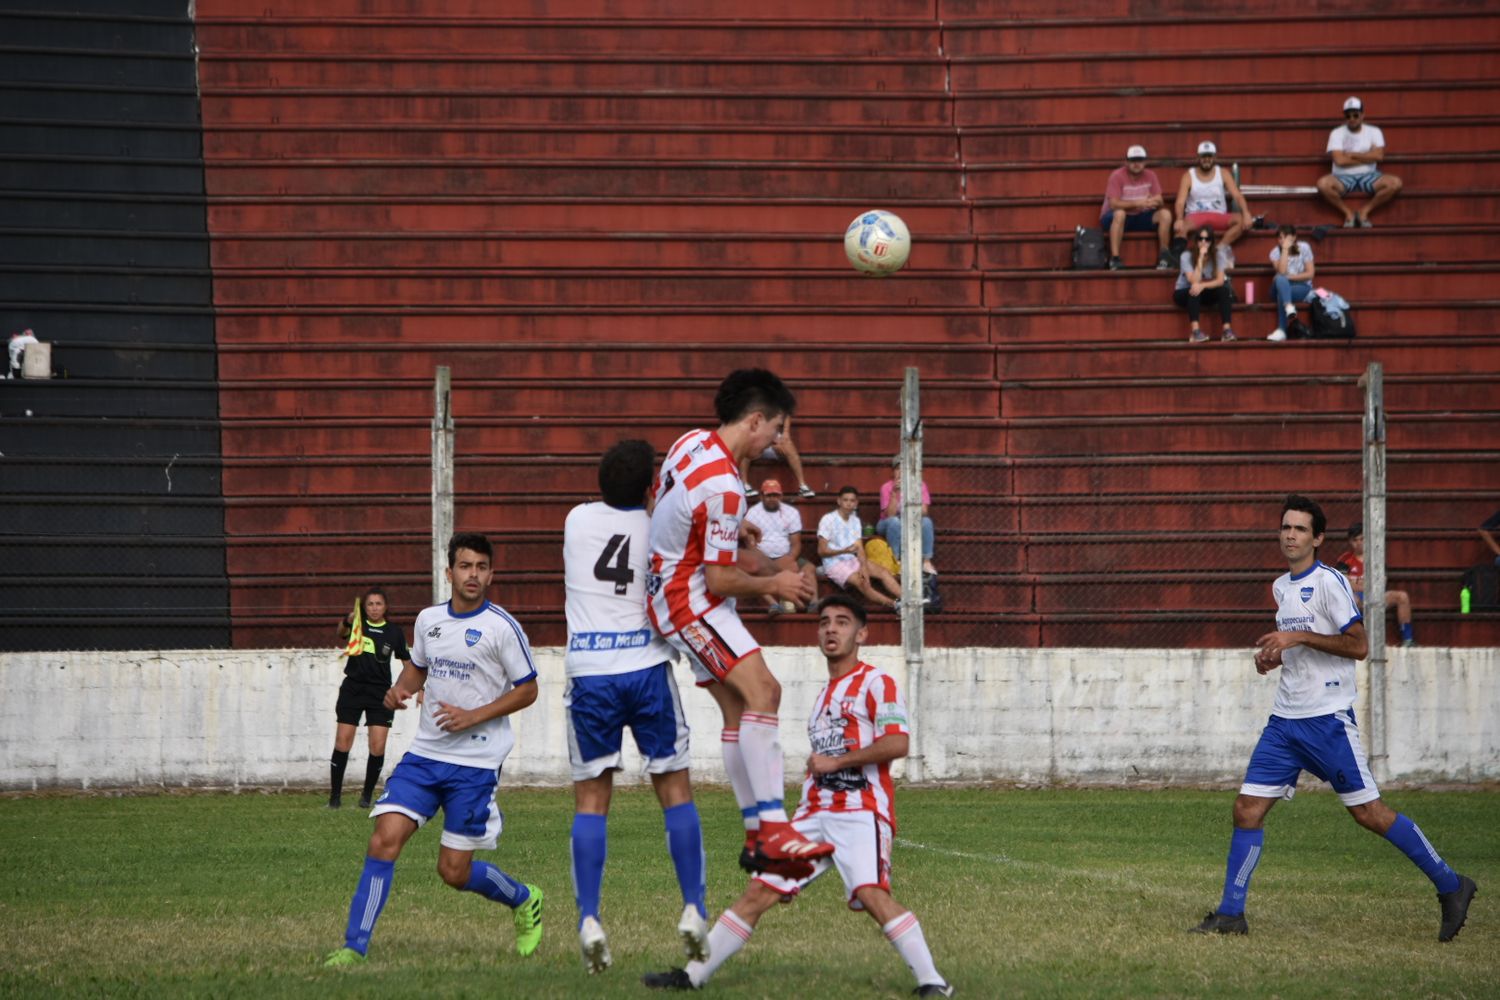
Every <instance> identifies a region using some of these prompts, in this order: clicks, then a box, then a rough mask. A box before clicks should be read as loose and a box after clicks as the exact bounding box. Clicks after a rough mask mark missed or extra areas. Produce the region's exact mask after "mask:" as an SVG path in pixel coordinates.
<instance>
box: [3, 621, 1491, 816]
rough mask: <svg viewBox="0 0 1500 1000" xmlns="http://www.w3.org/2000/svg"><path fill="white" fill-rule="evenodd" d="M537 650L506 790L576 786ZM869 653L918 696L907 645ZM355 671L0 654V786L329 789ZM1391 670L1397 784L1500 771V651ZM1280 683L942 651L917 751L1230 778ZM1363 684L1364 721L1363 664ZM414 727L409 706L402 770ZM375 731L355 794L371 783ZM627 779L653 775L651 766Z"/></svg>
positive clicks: (953, 761)
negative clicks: (345, 678)
mask: <svg viewBox="0 0 1500 1000" xmlns="http://www.w3.org/2000/svg"><path fill="white" fill-rule="evenodd" d="M536 652H537V661H538V669H539V670H540V673H541V678H542V689H541V697H540V699H539V700H538V702H537V704H535V705H534V706H532V707H531V708H529V709H527V710H525V711H524V712H522V713H521V714H520V715H518V716H517V717H516V718H515V720H514V722H515V727H516V730H517V735H518V746H517V749H516V751H515V752H514V753H512V754H511V757H510V760H509V761H508V762H507V764H506V769H505V771H506V779H505V780H506V781H507V782H508V783H521V784H556V783H564V782H566V781H567V780H568V770H567V743H566V740H565V738H564V734H563V719H562V686H563V685H562V676H563V669H562V656H561V653H560V651H559V650H555V649H544V650H537V651H536ZM767 653H768V656H769V659H770V662H771V664H772V668H773V670H774V671H775V672H776V674H777V676H778V677H780V678H781V681H782V684H783V686H784V688H785V693H784V695H783V700H782V720H783V722H782V742H783V744H784V746H785V749H786V754H787V760H788V775H789V776H790V775H795V774H797V773H800V765H801V761H802V760H803V759H804V757H805V755H806V753H807V737H806V726H805V720H806V716H807V712H808V709H809V707H810V706H811V703H812V699H813V697H814V695H815V694H816V693H817V691H818V689H819V688H820V687H821V686H822V683H823V680H824V679H825V675H824V667H823V661H822V657H820V656H819V655H818V654H817V652H816V651H815V650H813V649H811V648H797V649H771V650H768V651H767ZM865 658H866V659H868V660H869V661H871V662H872V663H875V664H877V665H879V666H881V667H883V668H884V669H885V670H887V671H889V672H890V673H892V674H893V675H894V676H895V677H896V678H897V679H898V681H900V682H901V684H902V687H903V690H905V689H906V686H907V685H906V681H907V678H906V671H905V669H904V664H903V663H902V662H901V659H900V651H899V649H897V648H894V647H876V648H871V649H868V650H866V654H865ZM341 674H342V660H341V659H340V658H339V656H338V655H337V654H336V653H334V652H330V651H327V650H236V651H223V652H215V651H190V652H162V653H157V652H138V653H99V652H77V653H8V654H0V788H4V789H34V788H50V787H73V788H77V787H135V786H152V785H155V786H161V785H219V786H235V785H246V784H249V785H298V786H302V785H311V786H317V785H320V784H322V783H323V782H325V781H326V777H327V773H328V757H329V753H330V751H331V750H332V748H333V727H334V718H333V706H334V700H335V697H336V695H337V692H338V685H339V680H340V678H341ZM1389 674H1390V678H1391V686H1390V698H1389V747H1390V759H1389V761H1388V764H1387V774H1388V775H1389V778H1388V780H1391V781H1394V782H1437V781H1442V782H1477V781H1493V780H1497V779H1500V650H1497V649H1438V648H1430V649H1429V648H1422V649H1393V650H1391V660H1390V666H1389ZM678 682H679V684H680V685H681V686H683V688H684V690H685V697H684V702H685V704H686V705H687V706H688V708H689V712H690V721H691V723H692V726H693V734H694V752H693V767H694V771H695V774H696V775H697V777H698V778H699V779H700V780H709V781H723V780H724V774H723V769H722V767H721V766H720V764H719V745H718V738H717V737H718V732H719V720H718V715H717V712H716V710H715V709H714V707H713V704H712V702H711V700H710V699H709V698H708V696H707V695H705V694H702V693H701V692H696V691H689V690H687V689H689V688H690V687H691V682H690V679H689V677H688V675H687V671H686V670H685V669H684V668H682V667H681V666H679V667H678ZM1275 683H1276V678H1275V675H1274V674H1273V675H1271V676H1269V677H1264V678H1262V677H1260V676H1258V675H1257V674H1256V673H1255V671H1254V669H1253V668H1252V667H1251V665H1250V654H1249V652H1248V651H1236V650H1140V649H1137V650H1118V649H935V650H928V652H927V659H926V662H925V668H924V684H923V688H922V691H921V693H920V698H919V701H920V711H921V718H919V719H917V720H915V741H916V742H915V748H914V752H918V753H921V754H922V755H923V757H924V762H925V766H926V777H927V778H928V779H929V780H941V781H1003V782H1022V783H1039V784H1040V783H1050V782H1060V783H1068V782H1088V783H1102V784H1131V783H1137V782H1145V783H1152V784H1160V783H1179V784H1222V785H1224V786H1225V787H1230V786H1232V785H1234V784H1236V783H1237V782H1238V780H1239V778H1240V776H1241V774H1242V773H1243V771H1244V767H1245V762H1246V760H1247V759H1248V757H1249V753H1250V749H1251V747H1253V746H1254V743H1255V739H1256V737H1257V735H1258V734H1259V732H1260V727H1261V726H1262V725H1263V724H1264V722H1265V718H1266V716H1267V714H1268V713H1269V711H1270V706H1271V700H1272V697H1273V694H1274V690H1275ZM1359 688H1360V700H1359V702H1358V703H1357V705H1356V712H1357V714H1358V717H1359V719H1360V721H1361V723H1362V724H1363V723H1366V722H1367V720H1368V718H1369V712H1368V703H1367V701H1366V698H1367V695H1366V676H1365V672H1364V668H1363V666H1361V673H1360V677H1359ZM413 720H414V716H413V714H412V713H410V712H406V713H400V714H398V716H397V721H396V725H395V727H394V729H393V730H392V734H391V744H390V746H389V748H388V749H387V751H386V757H387V760H388V761H389V762H390V764H388V767H389V766H394V763H395V761H396V760H397V759H398V758H399V755H400V754H401V753H402V752H403V751H404V750H405V748H406V747H407V745H408V744H409V743H410V741H411V735H412V730H413ZM363 740H364V737H363V734H361V736H360V740H359V742H357V743H356V745H355V751H354V753H353V754H352V755H351V763H350V767H349V775H350V776H351V777H349V778H346V785H347V784H348V783H349V782H350V781H353V782H356V783H357V781H358V780H359V777H360V775H362V774H363V760H364V756H365V749H364V743H363ZM627 743H628V741H627ZM1367 743H1368V740H1367ZM632 760H633V758H632ZM1376 773H1377V775H1378V774H1380V773H1381V772H1380V770H1379V769H1378V766H1377V771H1376ZM622 780H641V775H640V773H639V768H638V767H637V766H635V765H634V764H632V767H631V770H630V772H629V774H628V775H626V776H624V777H623V778H622Z"/></svg>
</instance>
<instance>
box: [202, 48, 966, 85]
mask: <svg viewBox="0 0 1500 1000" xmlns="http://www.w3.org/2000/svg"><path fill="white" fill-rule="evenodd" d="M947 74H948V64H947V63H946V62H944V61H943V59H942V58H941V57H939V56H938V55H936V54H935V53H934V54H931V55H913V56H896V57H893V58H891V57H888V58H881V57H878V56H860V55H854V56H851V55H847V54H840V55H823V56H800V57H799V56H783V57H780V58H777V57H770V56H764V57H758V56H743V55H741V56H732V55H726V54H719V55H715V56H711V57H710V56H672V55H652V54H646V53H640V54H625V55H617V54H608V55H594V56H589V55H578V54H569V55H551V56H545V55H535V54H531V53H519V54H511V55H494V54H488V53H486V54H480V55H472V54H471V55H467V56H463V55H449V54H444V55H434V54H432V53H399V52H390V53H381V54H378V55H375V54H368V53H341V54H333V55H324V54H319V55H299V54H288V53H275V52H271V53H248V52H235V53H218V54H208V55H205V56H204V57H203V59H202V61H201V70H200V73H199V80H200V82H201V84H202V86H203V89H204V90H205V91H206V92H209V93H213V92H218V91H234V90H242V89H243V88H247V87H277V88H294V89H303V88H306V89H310V90H317V89H326V90H334V91H348V90H386V91H394V90H404V91H428V90H438V89H445V88H451V89H457V90H465V91H489V90H507V89H513V88H545V89H546V90H548V91H549V92H557V91H563V92H566V91H569V90H599V89H607V90H614V91H617V92H621V93H625V92H633V91H634V92H638V91H643V90H651V91H663V90H666V91H701V90H715V91H717V90H727V89H734V90H738V91H742V92H744V91H750V92H755V93H778V92H791V93H797V92H806V91H816V90H828V91H853V90H865V89H874V90H890V91H901V92H904V93H922V92H930V93H933V94H941V93H943V92H944V90H945V87H946V82H947Z"/></svg>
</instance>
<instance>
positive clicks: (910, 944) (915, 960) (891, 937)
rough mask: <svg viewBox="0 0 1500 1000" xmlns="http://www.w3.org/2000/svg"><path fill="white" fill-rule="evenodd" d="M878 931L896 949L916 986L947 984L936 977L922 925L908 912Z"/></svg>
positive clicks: (938, 976)
mask: <svg viewBox="0 0 1500 1000" xmlns="http://www.w3.org/2000/svg"><path fill="white" fill-rule="evenodd" d="M880 929H881V930H882V931H884V932H885V937H886V940H887V941H889V942H890V943H891V945H892V947H894V948H895V949H896V953H897V954H898V955H900V956H901V960H902V961H903V962H905V963H906V967H907V968H908V969H910V970H911V974H912V975H914V976H916V977H917V985H918V986H926V985H928V984H929V983H931V984H941V983H945V982H947V980H945V979H944V978H943V977H942V976H940V975H938V970H937V966H935V965H933V964H932V952H930V951H928V950H927V939H926V938H925V937H923V936H922V925H921V924H919V923H917V918H916V916H915V915H914V914H913V913H912V912H911V911H910V910H908V911H907V912H905V913H903V914H901V916H899V917H896V918H894V919H893V920H892V921H891V922H890V923H888V924H886V925H885V926H884V927H882V928H880Z"/></svg>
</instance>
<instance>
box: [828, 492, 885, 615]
mask: <svg viewBox="0 0 1500 1000" xmlns="http://www.w3.org/2000/svg"><path fill="white" fill-rule="evenodd" d="M858 509H859V491H858V490H856V489H855V488H854V487H853V486H845V487H843V488H842V489H840V490H839V499H838V506H837V507H835V508H834V509H833V510H831V511H829V512H828V513H827V514H824V515H823V519H822V520H821V521H819V522H818V556H819V557H820V558H821V559H822V560H823V575H825V576H827V577H828V579H829V580H831V581H832V582H833V583H835V584H837V585H838V586H840V587H848V588H850V589H852V590H857V591H859V592H860V593H861V594H863V595H864V596H865V599H866V600H868V601H870V602H871V603H873V604H878V605H879V606H881V607H883V608H890V609H892V610H893V611H897V612H899V611H900V610H901V604H900V602H899V601H897V600H895V599H894V598H895V597H899V596H900V594H901V584H900V583H898V582H897V580H896V578H895V577H893V576H891V574H890V573H888V572H886V571H885V570H884V569H883V568H881V567H880V566H877V565H875V564H874V563H872V562H870V561H869V560H868V559H866V558H865V543H864V538H863V534H864V527H863V525H861V524H860V521H859V515H858V514H856V513H855V511H856V510H858ZM876 583H879V584H880V585H881V586H882V587H884V588H885V589H886V590H887V591H888V592H889V593H890V594H891V595H892V596H891V597H887V596H886V595H885V594H882V593H881V592H880V591H879V590H877V589H876V588H875V584H876Z"/></svg>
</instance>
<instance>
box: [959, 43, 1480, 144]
mask: <svg viewBox="0 0 1500 1000" xmlns="http://www.w3.org/2000/svg"><path fill="white" fill-rule="evenodd" d="M956 30H958V31H960V32H961V31H962V30H963V29H962V28H961V27H960V28H958V29H956ZM1497 51H1500V38H1495V39H1493V40H1491V42H1490V43H1489V44H1481V43H1478V40H1475V41H1467V40H1464V39H1459V40H1457V41H1453V42H1450V43H1449V44H1445V45H1430V46H1422V47H1421V48H1419V49H1413V48H1410V47H1406V46H1399V47H1396V46H1389V45H1388V46H1387V47H1385V48H1369V49H1360V50H1353V51H1351V50H1350V49H1348V48H1345V47H1343V46H1342V45H1337V46H1335V45H1328V44H1326V42H1325V40H1324V39H1319V38H1316V37H1313V38H1303V39H1298V40H1297V41H1296V42H1295V43H1294V44H1293V45H1291V46H1288V45H1286V44H1282V45H1279V46H1276V47H1273V48H1269V49H1266V50H1264V51H1239V52H1232V53H1222V52H1221V53H1214V54H1211V55H1205V54H1198V53H1161V52H1155V51H1144V52H1109V53H1100V52H1084V53H1069V52H1047V53H1039V52H1027V53H1025V54H1023V55H1014V56H990V55H986V56H961V57H957V58H955V59H954V60H953V62H952V74H953V86H954V89H955V90H960V91H1002V90H1051V89H1054V88H1063V87H1078V86H1088V87H1120V88H1128V89H1130V90H1134V89H1136V88H1139V87H1164V86H1175V87H1188V86H1191V87H1205V88H1212V87H1217V86H1220V85H1222V84H1223V83H1224V81H1226V80H1275V81H1280V82H1299V83H1320V82H1325V81H1328V80H1428V81H1434V80H1448V81H1453V82H1455V83H1462V84H1468V83H1471V82H1479V81H1485V80H1488V79H1491V78H1492V74H1491V73H1490V72H1489V71H1488V70H1487V69H1486V68H1485V67H1486V61H1487V60H1493V58H1494V57H1495V55H1496V53H1497ZM1380 120H1381V121H1382V122H1383V121H1384V120H1385V115H1384V114H1383V113H1382V115H1381V117H1380ZM1382 127H1384V126H1382ZM1147 148H1150V147H1147Z"/></svg>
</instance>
